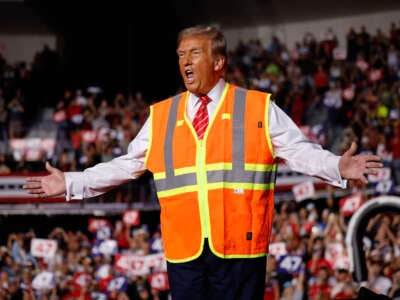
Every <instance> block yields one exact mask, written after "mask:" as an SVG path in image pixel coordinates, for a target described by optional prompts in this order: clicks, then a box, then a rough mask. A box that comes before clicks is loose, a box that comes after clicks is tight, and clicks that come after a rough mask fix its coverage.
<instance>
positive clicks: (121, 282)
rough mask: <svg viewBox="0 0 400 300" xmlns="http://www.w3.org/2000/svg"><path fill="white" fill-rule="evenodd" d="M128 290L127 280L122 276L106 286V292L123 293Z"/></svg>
mask: <svg viewBox="0 0 400 300" xmlns="http://www.w3.org/2000/svg"><path fill="white" fill-rule="evenodd" d="M127 288H128V280H127V279H126V277H124V276H119V277H115V278H113V279H112V280H111V281H110V282H109V283H108V285H107V292H113V291H117V292H125V291H126V289H127Z"/></svg>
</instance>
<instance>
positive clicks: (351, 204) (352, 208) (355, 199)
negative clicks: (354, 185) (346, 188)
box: [339, 193, 364, 217]
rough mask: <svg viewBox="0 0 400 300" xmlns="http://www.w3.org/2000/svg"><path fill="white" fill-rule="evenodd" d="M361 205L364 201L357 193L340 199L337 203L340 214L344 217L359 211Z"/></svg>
mask: <svg viewBox="0 0 400 300" xmlns="http://www.w3.org/2000/svg"><path fill="white" fill-rule="evenodd" d="M363 204H364V199H363V198H362V196H361V194H359V193H357V194H354V195H351V196H348V197H345V198H342V199H340V201H339V205H340V208H341V211H342V214H343V216H345V217H348V216H351V215H352V214H354V213H355V212H356V211H357V209H359V208H360V207H361V205H363Z"/></svg>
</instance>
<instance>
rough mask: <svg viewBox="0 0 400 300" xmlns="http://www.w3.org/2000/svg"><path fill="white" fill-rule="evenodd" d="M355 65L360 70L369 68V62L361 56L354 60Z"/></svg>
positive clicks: (363, 70)
mask: <svg viewBox="0 0 400 300" xmlns="http://www.w3.org/2000/svg"><path fill="white" fill-rule="evenodd" d="M356 66H357V68H359V69H360V70H361V71H362V72H365V71H367V70H368V68H369V64H368V63H367V62H366V61H365V60H364V59H363V58H358V59H357V61H356Z"/></svg>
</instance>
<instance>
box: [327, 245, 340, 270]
mask: <svg viewBox="0 0 400 300" xmlns="http://www.w3.org/2000/svg"><path fill="white" fill-rule="evenodd" d="M343 250H344V249H343V245H342V244H341V243H328V244H327V245H326V248H325V259H326V260H327V261H328V262H329V263H330V264H331V266H333V265H335V263H336V261H337V260H338V259H339V258H340V257H342V256H343V253H344V251H343Z"/></svg>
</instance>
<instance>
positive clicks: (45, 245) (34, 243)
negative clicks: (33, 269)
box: [31, 238, 57, 258]
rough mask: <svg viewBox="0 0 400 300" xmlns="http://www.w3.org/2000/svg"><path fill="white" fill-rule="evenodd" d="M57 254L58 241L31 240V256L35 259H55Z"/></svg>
mask: <svg viewBox="0 0 400 300" xmlns="http://www.w3.org/2000/svg"><path fill="white" fill-rule="evenodd" d="M56 252H57V241H56V240H49V239H38V238H33V239H32V240H31V254H32V255H33V256H35V257H43V258H53V257H54V255H55V254H56Z"/></svg>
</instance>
